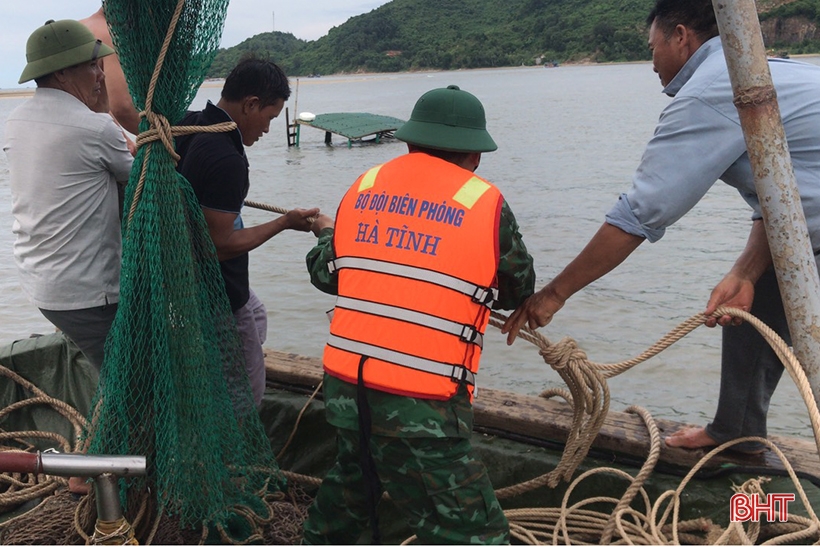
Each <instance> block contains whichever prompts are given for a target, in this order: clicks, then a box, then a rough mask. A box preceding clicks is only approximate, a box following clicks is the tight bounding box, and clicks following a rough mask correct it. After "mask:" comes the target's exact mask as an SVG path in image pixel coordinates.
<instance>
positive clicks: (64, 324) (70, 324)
mask: <svg viewBox="0 0 820 547" xmlns="http://www.w3.org/2000/svg"><path fill="white" fill-rule="evenodd" d="M40 313H42V314H43V316H44V317H45V318H46V319H48V320H49V321H50V322H51V323H52V324H53V325H54V326H55V327H57V328H58V329H60V330H61V331H63V334H65V335H66V336H68V338H69V340H71V341H72V342H74V343H75V344H77V347H78V348H80V351H82V352H83V355H85V356H86V357H87V358H88V361H89V362H90V363H91V364H92V365H93V366H94V368H96V369H97V371H99V370H100V369H101V368H102V364H103V350H104V349H105V339H106V338H107V337H108V331H110V330H111V325H112V324H113V323H114V317H115V316H116V315H117V304H106V305H105V306H98V307H96V308H85V309H82V310H64V311H54V310H44V309H42V308H41V309H40Z"/></svg>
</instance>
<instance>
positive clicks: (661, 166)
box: [502, 0, 820, 452]
mask: <svg viewBox="0 0 820 547" xmlns="http://www.w3.org/2000/svg"><path fill="white" fill-rule="evenodd" d="M647 23H648V24H649V25H650V30H649V47H650V49H651V50H652V56H653V66H654V69H655V72H657V73H658V76H659V77H660V80H661V84H662V85H663V86H664V89H663V92H664V93H666V94H667V95H669V96H671V97H673V100H672V102H671V103H670V104H669V106H667V107H666V108H665V109H664V111H663V112H662V113H661V116H660V120H659V122H658V125H657V127H656V129H655V135H654V136H653V138H652V139H651V140H650V141H649V143H648V144H647V146H646V150H645V151H644V154H643V158H642V159H641V163H640V165H639V166H638V169H637V171H636V173H635V176H634V178H633V184H632V188H631V189H630V190H629V191H628V192H627V193H625V194H622V195H621V196H620V198H619V199H618V201H617V202H616V203H615V205H614V206H613V207H612V209H611V210H610V211H609V213H607V215H606V222H605V223H604V224H603V225H602V226H601V228H600V229H599V231H598V232H597V233H596V234H595V236H593V238H592V240H590V242H589V243H588V244H587V246H586V247H585V248H584V250H583V251H581V253H580V254H579V255H578V256H577V257H576V258H575V259H574V260H573V261H572V262H571V263H570V264H569V265H568V266H567V267H566V268H565V269H564V270H563V271H562V272H561V273H560V274H558V275H557V276H556V277H555V278H554V279H553V280H552V281H551V282H550V283H548V284H547V285H546V286H545V287H543V288H542V289H541V290H540V291H539V292H537V293H536V294H535V295H533V296H532V297H531V298H530V299H529V300H527V302H525V304H523V305H522V306H521V307H519V308H518V309H517V310H516V311H515V312H514V313H513V314H512V315H511V316H510V318H509V319H508V320H507V322H506V324H505V325H504V328H503V329H502V332H505V333H508V343H512V341H513V340H514V339H515V335H516V334H517V332H518V330H519V328H520V327H521V326H522V325H523V324H524V323H527V324H528V325H529V327H530V328H538V327H542V326H544V325H546V324H547V323H549V322H550V321H551V320H552V317H553V315H554V314H555V313H556V312H557V311H558V310H559V309H561V307H562V306H563V305H564V302H566V300H567V299H568V298H569V297H570V296H572V295H573V294H574V293H575V292H577V291H579V290H580V289H582V288H584V287H585V286H587V285H588V284H589V283H591V282H593V281H595V280H596V279H598V278H600V277H601V276H603V275H605V274H607V273H608V272H609V271H611V270H612V269H614V268H615V267H617V266H618V265H619V264H620V263H621V262H622V261H623V260H625V259H626V257H627V256H629V254H630V253H632V251H634V250H635V249H636V248H637V247H638V246H639V245H640V244H641V243H643V242H644V241H645V240H649V241H650V242H654V241H657V240H658V239H660V238H661V237H663V234H664V231H665V230H666V228H667V227H668V226H670V225H672V224H673V223H674V222H675V221H677V220H678V219H679V218H681V217H682V216H683V215H685V214H686V213H687V212H688V211H689V210H690V209H691V208H692V207H694V206H695V204H696V203H697V202H698V201H699V200H700V199H701V198H702V197H703V196H704V195H705V194H706V192H707V191H708V190H709V188H710V187H711V186H712V185H713V184H714V183H715V182H716V180H718V179H720V180H722V181H724V182H726V183H727V184H729V185H731V186H733V187H735V188H737V190H738V192H739V193H740V195H741V196H742V197H743V199H744V200H746V202H747V203H749V205H751V207H752V209H753V214H752V228H751V232H750V235H749V240H748V243H747V245H746V248H745V249H744V250H743V251H742V253H741V254H740V256H739V258H738V259H737V261H736V262H735V264H734V266H733V267H732V269H731V270H730V271H729V273H728V274H727V275H726V276H725V277H724V279H723V280H722V281H721V282H720V283H719V284H718V285H717V286H716V287H715V289H714V290H713V291H712V294H711V297H710V299H709V302H708V303H707V306H706V311H705V313H706V314H707V315H711V313H712V312H714V311H715V309H717V307H718V306H722V305H726V306H732V307H736V308H740V309H743V310H751V313H752V314H754V315H756V316H757V317H758V318H760V319H761V320H763V321H764V322H765V323H766V324H768V325H769V326H770V327H771V328H772V329H774V330H775V331H776V332H777V333H778V334H779V335H780V336H782V337H783V338H784V339H785V340H786V341H787V342H788V341H789V332H788V326H787V324H786V319H785V313H784V310H783V304H782V302H781V300H780V294H779V291H778V287H777V281H776V278H775V275H774V271H773V269H772V258H771V254H770V252H769V247H768V242H767V240H766V233H765V229H764V226H763V221H762V217H761V213H760V203H759V201H758V197H757V193H756V191H755V187H754V177H753V175H752V170H751V166H750V164H749V158H748V156H747V153H746V144H745V140H744V137H743V132H742V130H741V127H740V122H739V118H738V113H737V109H736V107H735V106H734V103H733V94H732V87H731V82H730V79H729V74H728V70H727V67H726V61H725V58H724V54H723V48H722V45H721V41H720V37H719V36H718V29H717V23H716V21H715V15H714V11H713V8H712V3H711V1H710V0H657V2H656V5H655V7H654V9H653V10H652V12H651V13H650V15H649V18H648V19H647ZM769 67H770V70H771V74H772V79H773V81H774V85H775V89H776V91H777V98H778V102H779V106H780V112H781V116H782V120H783V126H784V128H785V131H786V139H787V141H788V147H789V152H790V154H791V160H792V164H793V166H794V173H795V177H796V179H797V184H798V188H799V192H800V198H801V201H802V204H803V209H804V211H805V216H806V221H807V224H808V230H809V235H810V237H811V241H812V245H813V247H814V250H815V255H817V252H818V250H820V67H817V66H814V65H808V64H804V63H797V62H793V61H786V60H780V59H771V60H770V61H769ZM717 323H719V324H721V325H724V326H728V328H725V329H724V330H723V353H722V362H721V367H722V368H721V389H720V400H719V402H718V409H717V412H716V414H715V418H714V421H713V422H712V423H711V424H709V425H708V426H707V427H706V428H692V429H689V430H684V431H681V432H679V433H678V434H676V435H673V436H672V437H669V438H667V444H668V445H670V446H680V447H684V448H700V447H707V446H713V445H716V444H720V443H723V442H726V441H729V440H732V439H736V438H740V437H746V436H758V437H766V413H767V412H768V407H769V400H770V398H771V395H772V393H773V392H774V389H775V387H776V386H777V383H778V381H779V379H780V376H781V375H782V372H783V366H782V364H781V363H780V361H779V360H778V359H777V357H776V356H775V354H774V352H773V351H772V350H771V349H770V348H769V346H768V344H766V342H765V341H764V340H763V339H762V337H761V336H760V335H759V334H758V333H757V331H756V330H755V329H754V328H752V327H751V326H749V325H747V324H743V325H739V326H738V325H737V323H738V322H737V321H735V320H732V319H731V318H729V317H722V318H720V319H719V320H715V319H710V320H709V321H708V322H707V325H709V326H714V325H715V324H717ZM732 324H734V326H730V325H732ZM762 446H763V445H762V444H756V443H743V444H742V445H736V446H735V448H737V449H738V450H741V451H745V452H760V451H761V450H762Z"/></svg>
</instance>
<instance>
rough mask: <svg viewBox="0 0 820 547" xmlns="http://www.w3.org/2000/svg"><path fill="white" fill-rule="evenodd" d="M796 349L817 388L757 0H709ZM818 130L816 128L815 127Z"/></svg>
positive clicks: (791, 198)
mask: <svg viewBox="0 0 820 547" xmlns="http://www.w3.org/2000/svg"><path fill="white" fill-rule="evenodd" d="M712 5H713V6H714V8H715V14H716V15H717V22H718V28H719V29H720V35H721V41H722V42H723V53H724V55H725V56H726V64H727V65H728V67H729V76H730V78H731V81H732V91H733V92H734V103H735V106H736V107H737V110H738V114H739V115H740V125H741V127H742V128H743V135H744V137H745V139H746V149H747V150H748V153H749V160H750V162H751V165H752V172H753V173H754V179H755V181H754V182H755V188H756V190H757V195H758V197H759V199H760V206H761V209H762V212H763V222H764V225H765V226H766V236H767V238H768V240H769V247H770V249H771V253H772V258H773V259H774V266H775V270H776V272H777V281H778V284H779V285H780V294H781V296H782V297H783V305H784V306H785V309H786V318H787V320H788V323H789V331H790V332H791V335H792V345H793V346H794V352H795V355H796V356H797V358H798V359H799V360H800V363H801V364H802V366H803V369H804V370H805V371H806V376H807V377H808V380H809V383H810V385H811V388H812V392H813V393H814V399H815V401H818V405H820V400H818V394H820V279H819V278H818V274H817V266H816V264H815V261H814V253H813V251H812V245H811V241H810V240H809V233H808V229H807V228H806V218H805V216H804V214H803V207H802V205H801V202H800V195H799V193H798V190H797V182H796V180H795V178H794V171H793V170H792V164H791V157H790V156H789V149H788V145H787V143H786V134H785V131H784V130H783V124H782V122H781V118H780V108H779V107H778V104H777V94H776V93H775V89H774V85H773V84H772V76H771V72H770V71H769V64H768V62H767V60H766V51H765V49H764V47H763V36H762V35H761V32H760V22H759V21H758V18H757V9H756V6H755V2H754V0H712ZM818 130H820V128H818Z"/></svg>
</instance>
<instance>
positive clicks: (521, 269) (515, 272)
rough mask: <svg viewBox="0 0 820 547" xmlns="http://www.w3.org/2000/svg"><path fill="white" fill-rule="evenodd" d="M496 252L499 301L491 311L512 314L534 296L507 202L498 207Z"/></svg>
mask: <svg viewBox="0 0 820 547" xmlns="http://www.w3.org/2000/svg"><path fill="white" fill-rule="evenodd" d="M498 250H499V262H498V301H497V302H496V303H495V304H494V305H493V308H495V309H501V310H512V309H515V308H517V307H518V306H519V305H520V304H521V303H522V302H523V301H524V299H526V298H527V297H528V296H530V295H531V294H532V293H533V292H535V269H534V268H533V265H532V257H531V256H530V254H529V253H528V252H527V247H526V246H525V245H524V240H523V239H522V237H521V233H520V232H519V231H518V222H516V220H515V216H513V213H512V210H511V209H510V206H509V205H508V204H507V200H504V201H503V203H502V204H501V220H500V222H499V226H498Z"/></svg>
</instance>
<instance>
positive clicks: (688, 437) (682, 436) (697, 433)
mask: <svg viewBox="0 0 820 547" xmlns="http://www.w3.org/2000/svg"><path fill="white" fill-rule="evenodd" d="M664 441H665V442H666V446H670V447H673V448H688V449H690V450H693V449H697V448H714V447H716V446H717V445H718V442H717V441H716V440H714V439H713V438H712V437H710V436H709V435H708V434H707V433H706V428H705V427H684V428H683V429H679V430H677V431H675V432H674V433H673V434H671V435H669V436H668V437H666V438H665V439H664ZM749 444H750V443H741V444H736V445H734V446H732V447H731V448H729V450H731V451H732V452H739V453H741V454H746V455H750V456H754V455H757V454H762V453H764V452H765V451H766V448H765V447H759V443H754V444H753V445H752V446H748V445H749Z"/></svg>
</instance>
